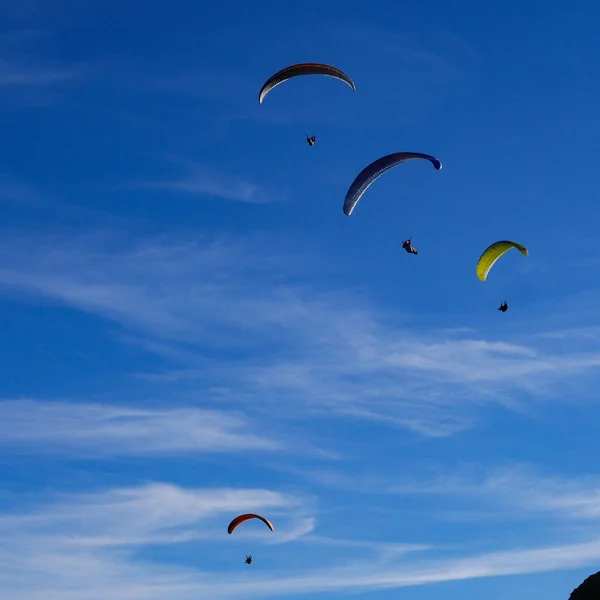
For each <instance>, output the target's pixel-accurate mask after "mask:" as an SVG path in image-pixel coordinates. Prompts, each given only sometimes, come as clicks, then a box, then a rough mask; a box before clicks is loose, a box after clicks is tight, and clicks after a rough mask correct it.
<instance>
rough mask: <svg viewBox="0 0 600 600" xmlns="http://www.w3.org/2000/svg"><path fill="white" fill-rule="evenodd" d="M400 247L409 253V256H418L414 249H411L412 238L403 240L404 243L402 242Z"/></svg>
mask: <svg viewBox="0 0 600 600" xmlns="http://www.w3.org/2000/svg"><path fill="white" fill-rule="evenodd" d="M402 247H403V248H404V249H405V250H406V251H407V252H408V253H409V254H419V253H418V252H417V251H416V250H415V248H413V245H412V237H409V238H408V239H407V240H404V242H402Z"/></svg>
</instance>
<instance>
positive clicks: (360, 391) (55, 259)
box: [0, 235, 600, 436]
mask: <svg viewBox="0 0 600 600" xmlns="http://www.w3.org/2000/svg"><path fill="white" fill-rule="evenodd" d="M286 262H287V265H286ZM300 262H301V261H300V260H299V259H298V258H297V257H295V256H291V257H288V255H285V256H282V255H281V254H278V253H277V251H276V250H274V249H273V247H272V246H271V248H267V244H265V243H264V241H263V242H262V243H261V242H260V241H259V240H256V239H253V240H252V243H248V240H240V239H238V240H235V241H223V240H221V241H212V242H205V243H203V242H201V241H200V242H198V241H193V242H187V241H180V242H178V243H170V242H169V241H167V240H165V239H159V240H155V241H154V242H151V241H148V242H144V243H139V244H137V245H136V246H133V247H132V246H127V245H122V244H119V243H118V242H117V241H115V240H114V239H111V238H109V237H108V236H101V235H90V236H86V237H80V238H76V239H73V240H70V241H65V240H64V239H59V238H52V237H46V238H38V239H32V238H30V237H27V236H10V235H4V236H3V238H2V241H1V242H0V264H2V267H1V268H0V289H1V288H4V290H5V291H6V292H11V293H15V292H18V293H23V292H26V293H29V294H35V295H40V296H43V297H46V298H48V299H51V300H53V301H59V302H63V303H66V304H68V305H71V306H74V307H76V308H78V309H81V310H85V311H88V312H92V313H96V314H100V315H102V316H104V317H106V318H108V319H110V320H112V321H115V322H118V323H121V324H122V325H123V326H126V327H129V328H134V329H136V330H137V331H138V332H139V335H141V336H144V337H143V343H144V344H145V347H146V348H147V349H150V348H153V349H154V350H155V351H158V352H166V354H167V355H168V358H169V360H171V361H176V364H177V363H179V364H178V366H177V367H176V368H175V369H174V370H173V371H171V372H169V373H167V374H165V376H166V377H171V378H178V377H179V378H183V377H189V378H197V379H199V380H203V381H204V383H205V384H206V385H208V386H209V387H210V388H212V389H221V390H222V394H224V395H226V396H227V397H228V398H229V399H230V400H231V401H235V402H244V401H252V402H254V401H255V399H256V398H257V397H260V399H261V402H260V406H258V407H257V408H256V409H257V410H258V411H264V412H270V413H272V411H274V410H275V409H278V410H280V409H281V408H282V407H285V411H286V414H288V415H290V416H294V415H297V416H303V415H306V414H307V409H309V410H310V411H312V414H315V412H317V413H318V412H327V413H329V414H331V413H335V414H338V415H341V416H348V417H355V418H362V419H372V420H379V421H382V422H388V423H390V424H395V425H400V426H403V427H407V428H410V429H413V430H414V431H417V432H419V433H421V434H423V435H429V436H444V435H450V434H452V433H455V432H457V431H460V430H462V429H464V428H466V427H469V426H471V424H472V422H473V421H474V420H475V419H477V418H478V413H476V412H474V411H473V407H477V406H482V405H485V404H499V405H502V406H505V407H507V408H510V409H520V406H521V405H520V399H521V398H522V397H523V394H522V393H521V394H517V395H515V393H514V392H525V393H526V394H527V395H528V397H533V398H543V397H545V396H548V397H555V398H556V397H557V396H558V394H559V393H560V392H561V391H562V390H563V389H566V388H567V387H568V388H569V389H571V390H572V388H573V386H574V385H576V383H577V382H578V383H579V384H581V383H582V382H583V381H584V379H583V376H587V377H588V378H593V377H594V376H595V375H596V373H597V367H598V366H600V352H598V350H597V348H595V347H594V346H593V345H589V343H588V344H587V345H586V344H585V342H586V340H583V341H582V340H581V339H580V338H579V337H578V336H572V337H571V338H569V339H568V348H567V346H566V345H565V342H564V340H563V341H561V345H560V347H557V349H556V350H554V348H553V345H552V343H551V340H548V339H545V338H540V337H539V336H538V335H532V336H523V335H513V336H512V339H511V338H509V336H508V335H506V339H504V340H486V339H483V338H482V337H481V336H478V335H477V334H476V333H475V332H465V333H464V335H460V333H456V332H454V333H452V335H450V334H448V332H444V331H431V332H428V333H419V332H416V331H415V330H412V329H410V328H407V327H400V326H398V325H397V324H396V323H395V322H394V320H393V318H392V317H390V316H389V315H386V314H384V313H383V311H381V310H378V309H376V308H375V307H373V306H372V305H370V304H369V303H368V302H366V301H365V300H364V298H361V296H360V295H359V294H357V293H355V292H354V291H353V290H349V289H344V290H331V289H329V288H328V286H326V285H321V286H320V285H319V283H318V282H319V273H318V270H317V269H313V270H312V271H311V283H302V282H301V281H300V276H301V275H302V273H303V272H302V271H295V279H294V281H293V283H290V279H289V275H286V269H285V267H286V266H288V267H289V264H294V265H296V264H299V263H300ZM304 268H305V269H306V264H305V265H304ZM180 341H181V342H185V344H184V345H179V343H178V342H180ZM161 348H162V350H161ZM220 350H234V351H235V355H236V356H237V357H238V358H236V359H227V358H226V357H225V356H226V353H222V352H219V351H220ZM217 355H218V356H219V358H216V357H217ZM207 356H209V357H210V358H207ZM574 375H577V382H574V381H573V376H574ZM152 376H153V377H156V373H153V374H152ZM467 409H468V410H467Z"/></svg>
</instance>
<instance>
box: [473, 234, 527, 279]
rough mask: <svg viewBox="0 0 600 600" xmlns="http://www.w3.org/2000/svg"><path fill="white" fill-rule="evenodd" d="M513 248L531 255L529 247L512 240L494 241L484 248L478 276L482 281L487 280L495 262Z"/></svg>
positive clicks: (478, 265) (479, 261) (478, 267)
mask: <svg viewBox="0 0 600 600" xmlns="http://www.w3.org/2000/svg"><path fill="white" fill-rule="evenodd" d="M511 248H516V249H517V250H518V251H519V252H520V253H521V254H523V255H524V256H529V252H528V250H527V248H525V246H523V245H521V244H517V242H510V241H508V240H502V241H500V242H494V243H493V244H492V245H491V246H489V247H488V248H486V249H485V250H484V252H483V254H482V255H481V256H480V257H479V260H478V261H477V277H479V279H480V280H481V281H485V280H486V277H487V276H488V273H489V272H490V269H491V268H492V267H493V266H494V263H495V262H496V261H497V260H498V259H499V258H500V257H501V256H502V255H503V254H504V253H505V252H508V251H509V250H510V249H511Z"/></svg>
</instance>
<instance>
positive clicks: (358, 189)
mask: <svg viewBox="0 0 600 600" xmlns="http://www.w3.org/2000/svg"><path fill="white" fill-rule="evenodd" d="M413 159H425V160H428V161H429V162H431V164H432V165H433V166H434V168H435V169H436V170H437V171H439V170H440V169H441V168H442V163H441V161H440V160H438V159H437V158H436V157H435V156H430V155H429V154H422V153H421V152H396V153H394V154H388V155H387V156H383V157H382V158H379V159H378V160H376V161H375V162H372V163H371V164H370V165H368V166H367V167H365V168H364V169H363V170H362V171H361V172H360V173H359V174H358V176H357V177H356V179H355V180H354V181H353V182H352V185H351V186H350V188H349V189H348V192H347V193H346V199H345V200H344V214H345V215H347V216H350V215H351V214H352V211H353V210H354V208H355V207H356V205H357V203H358V201H359V200H360V198H361V196H362V195H363V194H364V193H365V192H366V191H367V189H368V188H369V186H370V185H371V184H372V183H373V182H374V181H375V180H376V179H377V178H378V177H380V176H381V175H382V174H383V173H385V172H386V171H387V170H389V169H391V168H392V167H395V166H396V165H399V164H401V163H403V162H406V161H407V160H413Z"/></svg>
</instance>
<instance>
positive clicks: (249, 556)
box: [246, 554, 252, 565]
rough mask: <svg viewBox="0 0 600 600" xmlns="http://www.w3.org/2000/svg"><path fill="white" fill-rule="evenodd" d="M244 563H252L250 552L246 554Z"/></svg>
mask: <svg viewBox="0 0 600 600" xmlns="http://www.w3.org/2000/svg"><path fill="white" fill-rule="evenodd" d="M246 564H247V565H251V564H252V554H246Z"/></svg>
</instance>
